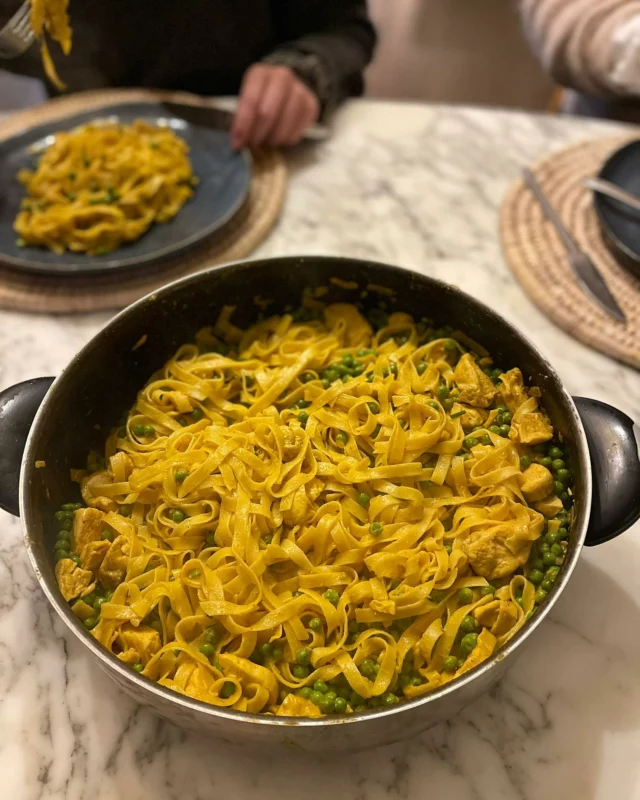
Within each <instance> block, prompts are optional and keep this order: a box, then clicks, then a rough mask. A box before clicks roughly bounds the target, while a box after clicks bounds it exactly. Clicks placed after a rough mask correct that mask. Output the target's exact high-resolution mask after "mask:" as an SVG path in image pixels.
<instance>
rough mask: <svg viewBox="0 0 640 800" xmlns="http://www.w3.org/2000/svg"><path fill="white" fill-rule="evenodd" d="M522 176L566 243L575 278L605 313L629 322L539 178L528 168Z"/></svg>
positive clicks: (618, 319) (619, 320)
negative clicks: (543, 188)
mask: <svg viewBox="0 0 640 800" xmlns="http://www.w3.org/2000/svg"><path fill="white" fill-rule="evenodd" d="M522 175H523V177H524V180H525V182H526V184H527V186H528V187H529V188H530V189H531V191H532V192H533V194H534V196H535V198H536V200H537V201H538V202H539V203H540V206H541V208H542V210H543V211H544V214H545V216H546V217H547V219H548V220H549V222H550V223H551V224H552V225H553V227H554V228H555V229H556V231H557V232H558V235H559V236H560V239H561V240H562V243H563V244H564V246H565V249H566V251H567V255H568V257H569V264H570V266H571V268H572V270H573V273H574V275H575V276H576V279H577V281H578V283H579V285H580V286H581V288H582V289H583V290H584V291H585V293H586V294H587V295H588V296H589V297H590V298H591V299H592V300H593V301H594V303H596V305H598V306H599V308H601V309H602V310H603V311H604V312H605V313H606V314H608V315H609V316H610V317H612V318H613V319H615V320H617V321H618V322H623V323H625V322H626V321H627V318H626V316H625V315H624V312H623V311H622V309H621V308H620V306H619V305H618V302H617V300H616V299H615V297H614V296H613V294H611V291H610V289H609V287H608V286H607V284H606V282H605V280H604V278H603V277H602V275H601V274H600V272H599V271H598V269H597V267H596V265H595V264H594V263H593V261H592V260H591V259H590V258H589V256H588V255H587V254H586V253H585V252H584V251H583V250H581V249H580V247H579V246H578V244H577V242H576V240H575V239H574V238H573V236H572V235H571V234H570V233H569V231H568V230H567V228H566V227H565V226H564V224H563V222H562V220H561V219H560V217H559V216H558V214H557V213H556V211H555V209H554V208H553V206H552V205H551V203H550V202H549V200H548V198H547V196H546V195H545V193H544V192H543V190H542V187H541V186H540V184H539V183H538V181H537V180H536V179H535V178H534V176H533V173H532V172H531V170H529V169H524V170H523V171H522Z"/></svg>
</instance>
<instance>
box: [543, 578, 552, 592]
mask: <svg viewBox="0 0 640 800" xmlns="http://www.w3.org/2000/svg"><path fill="white" fill-rule="evenodd" d="M552 587H553V582H552V581H550V580H549V579H548V578H545V579H544V580H543V581H542V583H541V584H540V588H541V589H542V590H543V591H545V592H550V591H551V589H552Z"/></svg>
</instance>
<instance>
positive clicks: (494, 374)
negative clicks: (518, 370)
mask: <svg viewBox="0 0 640 800" xmlns="http://www.w3.org/2000/svg"><path fill="white" fill-rule="evenodd" d="M501 375H502V370H501V369H498V368H497V367H496V369H494V370H492V371H491V377H492V379H493V381H494V382H497V381H499V380H500V376H501Z"/></svg>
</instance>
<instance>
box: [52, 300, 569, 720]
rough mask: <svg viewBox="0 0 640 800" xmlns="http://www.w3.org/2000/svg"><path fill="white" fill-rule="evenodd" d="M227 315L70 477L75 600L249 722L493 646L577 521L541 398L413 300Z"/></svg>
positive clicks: (123, 650)
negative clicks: (402, 307) (416, 314)
mask: <svg viewBox="0 0 640 800" xmlns="http://www.w3.org/2000/svg"><path fill="white" fill-rule="evenodd" d="M314 302H315V301H314ZM231 316H232V309H230V308H226V309H224V311H223V312H222V314H221V316H220V318H219V320H218V322H217V324H216V325H215V326H214V327H213V328H212V329H205V330H203V331H201V332H200V333H199V334H198V335H197V337H196V343H194V344H185V345H184V346H182V347H180V349H179V350H178V351H177V352H176V353H175V355H174V356H173V358H171V360H170V361H168V362H167V364H166V365H165V366H164V367H163V368H162V369H161V370H160V371H159V372H158V373H157V374H155V375H154V376H153V377H152V378H151V380H150V381H149V382H148V383H147V385H146V386H145V387H144V388H143V389H142V390H141V391H140V393H139V395H138V398H137V400H136V403H135V406H134V407H133V408H132V409H131V410H130V412H129V413H128V414H127V415H126V419H125V420H124V421H123V424H122V426H121V427H120V428H118V429H116V430H114V431H113V433H112V435H111V436H110V438H109V439H108V441H107V443H106V449H105V452H104V454H98V453H95V452H94V453H91V454H90V456H89V460H88V464H87V469H86V470H82V471H79V472H77V473H75V474H74V477H75V479H76V480H78V481H79V482H80V484H81V491H82V498H83V503H82V504H67V505H64V506H63V507H62V508H61V509H60V511H59V512H57V514H56V520H57V521H58V527H59V528H60V532H59V537H58V540H57V543H56V550H55V553H56V561H57V564H56V575H57V580H58V584H59V587H60V590H61V592H62V594H63V595H64V597H65V599H67V600H68V601H69V602H70V603H71V604H72V608H73V611H74V612H75V614H76V615H77V616H78V617H79V618H80V619H81V620H83V622H84V624H85V626H86V627H87V628H88V629H89V630H90V631H91V633H92V635H93V636H94V637H95V638H96V639H97V640H98V641H99V642H100V643H101V644H102V645H103V646H104V647H105V648H107V649H108V650H110V651H111V652H112V653H114V654H115V655H116V656H117V657H118V658H119V659H121V660H122V661H123V662H124V663H125V664H128V665H130V667H131V668H132V669H135V670H137V671H138V672H140V673H141V674H142V675H143V676H145V677H147V678H148V679H149V680H152V681H156V682H158V683H159V684H161V685H162V686H165V687H169V688H171V689H173V690H175V691H177V692H180V693H183V694H186V695H188V696H190V697H193V698H197V699H200V700H203V701H205V702H207V703H211V704H213V705H215V706H224V707H228V708H233V709H236V710H239V711H247V712H254V713H257V712H265V713H270V714H277V715H287V716H307V717H314V716H320V715H323V714H331V713H335V714H344V713H353V712H359V711H362V710H365V709H367V708H371V707H376V706H386V705H392V704H394V703H396V702H398V701H399V700H400V699H402V698H409V699H411V698H415V697H418V696H420V695H422V694H424V693H425V692H429V691H431V690H433V689H435V688H437V687H439V686H442V685H443V684H446V683H447V682H448V681H451V680H453V679H455V678H456V677H457V676H460V675H463V674H464V673H466V672H467V671H469V670H470V669H472V668H473V667H475V666H477V665H478V664H480V663H481V662H482V661H484V660H485V659H487V658H488V657H490V656H491V655H492V654H493V653H494V651H495V650H496V649H497V648H500V647H501V646H503V645H504V644H505V642H507V641H509V639H510V638H511V637H513V636H514V634H515V633H516V632H517V631H518V630H520V628H521V627H522V626H523V625H524V624H525V622H526V621H527V619H528V618H529V617H530V616H531V615H532V614H533V613H534V612H535V609H536V607H537V605H538V604H539V603H540V602H542V601H543V600H544V597H545V595H546V592H547V591H548V590H549V589H550V588H551V586H552V585H553V583H554V581H555V580H556V577H557V575H558V572H559V570H560V566H561V564H562V560H563V558H564V554H565V550H566V541H567V538H568V535H569V521H570V507H571V503H572V491H571V474H570V470H569V468H568V466H567V463H566V462H565V460H564V456H563V450H562V447H561V444H560V442H559V441H558V440H557V439H555V440H554V432H553V428H552V426H551V424H550V422H549V420H548V418H547V416H546V414H545V413H544V411H543V409H541V407H540V405H539V400H538V398H539V392H538V391H537V390H536V389H535V388H533V389H527V388H526V387H525V386H524V384H523V379H522V375H521V373H520V371H519V370H518V369H511V370H509V371H506V372H502V371H501V370H499V369H497V368H494V367H493V366H492V363H491V359H490V358H489V357H487V356H486V355H485V356H483V355H482V353H481V351H480V353H475V352H471V351H468V350H467V348H466V347H465V346H464V345H463V344H462V342H464V341H468V340H467V339H466V337H464V336H463V335H458V334H456V333H455V332H453V331H450V330H447V329H443V330H434V329H433V328H431V327H430V326H429V323H428V322H426V321H421V322H416V321H414V319H412V318H411V317H410V316H408V315H407V314H404V313H398V312H396V313H393V314H391V316H389V317H386V315H385V318H384V319H381V316H382V315H381V314H378V313H377V310H376V313H375V314H374V315H372V316H373V317H376V319H375V322H376V323H377V324H376V326H375V327H376V328H377V329H375V328H374V327H372V325H371V324H370V322H369V321H368V319H367V318H366V317H365V316H364V315H363V313H361V312H360V311H359V310H358V309H357V308H356V307H355V306H353V305H346V304H338V305H328V306H326V307H323V308H321V309H319V308H318V306H315V305H313V303H312V306H311V311H310V310H309V308H303V309H302V311H301V312H298V313H295V314H293V315H292V314H285V315H284V316H280V317H272V318H269V319H266V320H263V321H261V322H259V323H257V324H256V325H255V326H253V327H252V328H250V329H249V330H247V331H243V330H240V329H238V328H237V327H235V326H234V325H233V324H232V323H231Z"/></svg>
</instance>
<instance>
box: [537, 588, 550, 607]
mask: <svg viewBox="0 0 640 800" xmlns="http://www.w3.org/2000/svg"><path fill="white" fill-rule="evenodd" d="M546 596H547V593H546V592H545V590H544V589H542V588H540V589H538V590H537V592H536V596H535V598H536V603H541V602H542V601H543V600H544V598H545V597H546Z"/></svg>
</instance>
